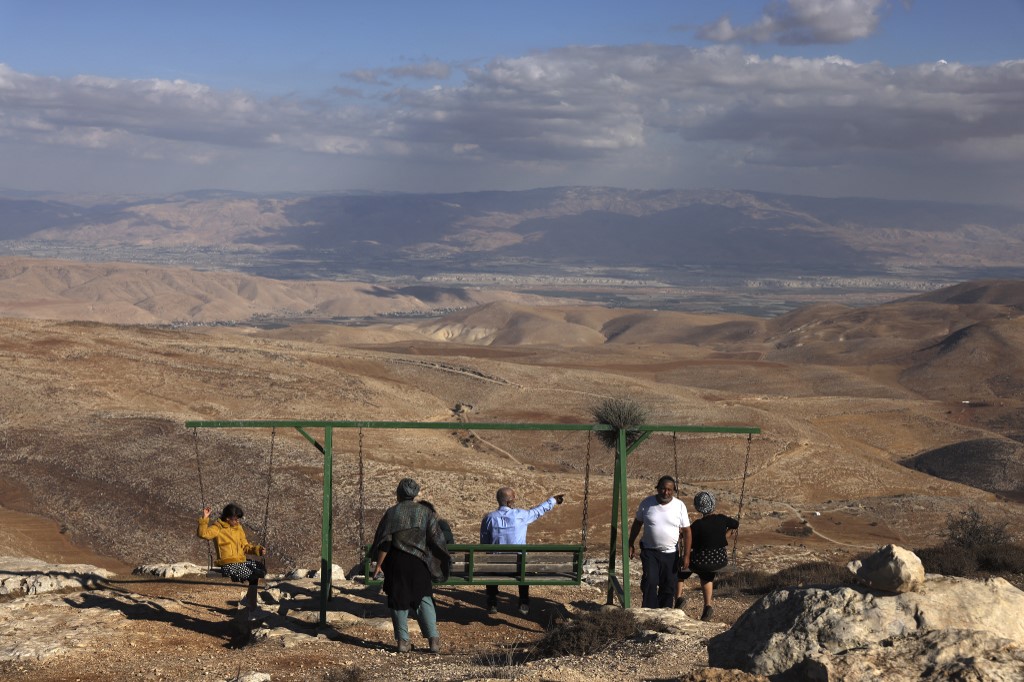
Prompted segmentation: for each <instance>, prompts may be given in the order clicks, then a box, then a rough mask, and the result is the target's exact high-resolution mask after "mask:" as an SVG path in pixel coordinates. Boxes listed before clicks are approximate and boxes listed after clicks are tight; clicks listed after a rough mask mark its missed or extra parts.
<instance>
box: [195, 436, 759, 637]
mask: <svg viewBox="0 0 1024 682" xmlns="http://www.w3.org/2000/svg"><path fill="white" fill-rule="evenodd" d="M185 427H186V428H189V429H206V428H212V429H241V428H269V429H277V428H292V429H295V430H296V431H297V432H298V433H299V434H300V435H301V436H302V437H303V438H305V439H306V440H307V441H309V442H310V443H311V444H312V445H313V446H314V447H315V448H316V449H317V450H319V451H320V452H321V453H322V454H323V456H324V464H323V508H322V518H321V534H320V535H321V537H320V540H321V543H320V618H319V625H320V626H321V627H323V626H326V625H327V604H328V602H329V601H330V596H331V582H332V579H333V576H332V566H333V539H334V518H333V515H332V513H331V510H332V509H333V508H334V484H333V471H334V468H333V459H334V430H335V429H360V430H362V429H447V430H455V431H486V430H490V431H617V432H618V433H617V434H616V435H617V439H616V443H617V445H616V448H615V474H614V478H613V485H612V519H611V530H610V533H609V535H610V537H609V546H608V591H607V603H608V604H613V603H614V602H615V598H616V597H618V599H619V601H620V602H621V604H622V607H623V608H627V609H628V608H630V606H631V604H632V599H631V590H630V576H629V565H628V563H626V562H627V561H628V556H629V537H628V535H629V534H628V532H627V528H628V527H629V507H628V500H627V497H628V495H627V490H628V489H627V487H626V461H627V459H628V458H629V455H630V454H631V453H632V452H633V451H634V450H635V449H636V448H637V447H638V446H639V445H640V444H641V443H643V442H644V441H645V440H647V438H649V437H650V436H651V434H654V433H734V434H746V435H747V438H748V442H749V439H750V438H752V437H753V436H754V435H755V434H759V433H761V429H760V428H758V427H756V426H700V425H679V424H662V425H638V426H630V427H628V428H619V427H616V426H612V425H610V424H543V423H525V422H524V423H508V422H456V423H451V422H396V421H330V420H293V419H284V420H273V419H271V420H241V421H239V420H214V421H186V422H185ZM309 429H323V443H320V442H318V441H317V440H316V438H314V437H313V436H312V435H310V434H309V432H308V430H309ZM627 435H628V437H629V439H630V440H631V441H632V442H629V443H628V444H627ZM748 453H749V448H748ZM620 528H621V529H622V531H621V532H619V529H620ZM618 557H622V558H623V559H624V561H622V566H621V579H620V578H619V576H618V574H617V570H616V558H618Z"/></svg>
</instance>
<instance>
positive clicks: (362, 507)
mask: <svg viewBox="0 0 1024 682" xmlns="http://www.w3.org/2000/svg"><path fill="white" fill-rule="evenodd" d="M365 474H366V471H365V465H364V463H363V427H361V426H360V427H359V550H360V551H363V548H364V547H365V546H366V486H365V485H364V480H365Z"/></svg>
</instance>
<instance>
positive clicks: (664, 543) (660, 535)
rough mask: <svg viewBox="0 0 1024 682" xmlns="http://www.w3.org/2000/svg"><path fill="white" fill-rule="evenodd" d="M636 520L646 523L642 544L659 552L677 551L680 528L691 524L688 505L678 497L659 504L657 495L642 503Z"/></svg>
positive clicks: (637, 511) (638, 508)
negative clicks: (687, 511) (687, 510)
mask: <svg viewBox="0 0 1024 682" xmlns="http://www.w3.org/2000/svg"><path fill="white" fill-rule="evenodd" d="M636 520H637V521H640V522H642V523H643V524H644V536H643V539H642V540H640V544H641V545H642V546H643V547H644V548H645V549H655V550H658V551H659V552H675V551H676V548H677V546H678V544H679V529H680V528H686V527H687V526H689V525H690V515H689V514H687V513H686V505H685V504H683V501H682V500H680V499H679V498H678V497H673V498H672V501H671V502H669V503H667V504H658V498H657V496H656V495H651V496H650V497H647V498H645V499H644V501H643V502H641V503H640V506H639V507H637V510H636Z"/></svg>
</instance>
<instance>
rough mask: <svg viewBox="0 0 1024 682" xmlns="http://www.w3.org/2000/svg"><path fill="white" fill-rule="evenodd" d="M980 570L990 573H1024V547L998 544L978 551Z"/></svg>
mask: <svg viewBox="0 0 1024 682" xmlns="http://www.w3.org/2000/svg"><path fill="white" fill-rule="evenodd" d="M976 555H977V558H978V569H979V570H982V571H988V572H990V573H1024V545H1018V544H1016V543H997V544H992V545H985V546H983V547H978V548H977V549H976Z"/></svg>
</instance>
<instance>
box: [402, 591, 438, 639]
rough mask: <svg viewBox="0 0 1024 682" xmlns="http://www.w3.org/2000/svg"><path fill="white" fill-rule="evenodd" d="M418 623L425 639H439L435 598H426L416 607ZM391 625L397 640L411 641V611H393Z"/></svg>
mask: <svg viewBox="0 0 1024 682" xmlns="http://www.w3.org/2000/svg"><path fill="white" fill-rule="evenodd" d="M416 621H417V622H418V623H419V624H420V632H422V633H423V636H424V637H428V638H429V637H437V611H436V610H435V609H434V599H433V597H424V598H423V599H421V600H420V603H419V605H418V606H417V607H416ZM391 625H392V627H394V629H395V640H397V641H399V642H405V641H408V639H409V610H408V609H401V610H399V609H392V610H391Z"/></svg>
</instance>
